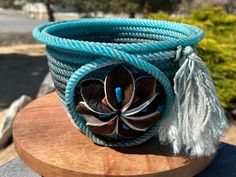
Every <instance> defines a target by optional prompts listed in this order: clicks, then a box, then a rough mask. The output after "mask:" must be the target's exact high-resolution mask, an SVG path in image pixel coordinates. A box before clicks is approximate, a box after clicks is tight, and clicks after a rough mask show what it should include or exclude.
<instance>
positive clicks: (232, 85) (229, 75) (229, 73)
mask: <svg viewBox="0 0 236 177" xmlns="http://www.w3.org/2000/svg"><path fill="white" fill-rule="evenodd" d="M146 18H151V19H161V20H170V21H177V22H183V23H188V24H192V25H196V26H199V27H200V28H202V29H203V30H204V31H205V33H206V38H205V39H204V40H203V41H201V42H200V43H199V46H198V52H199V53H198V54H199V56H200V57H201V58H202V59H203V60H204V61H205V62H206V64H207V66H208V68H209V69H210V72H211V76H212V78H213V81H214V83H215V86H216V90H217V94H218V97H219V99H220V101H221V104H222V105H223V106H224V107H225V108H227V109H232V108H233V107H232V106H233V104H231V102H232V101H233V100H236V15H232V14H227V13H225V12H224V11H223V9H222V8H221V7H215V8H213V7H212V8H205V9H201V10H194V11H192V12H191V14H190V15H189V16H187V17H170V16H168V15H167V14H165V13H152V14H148V15H147V16H146Z"/></svg>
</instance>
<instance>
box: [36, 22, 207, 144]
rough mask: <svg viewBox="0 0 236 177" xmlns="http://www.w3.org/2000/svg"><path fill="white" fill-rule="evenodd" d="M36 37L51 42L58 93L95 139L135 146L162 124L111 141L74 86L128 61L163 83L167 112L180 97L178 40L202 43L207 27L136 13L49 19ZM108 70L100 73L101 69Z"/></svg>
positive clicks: (75, 119) (185, 43)
mask: <svg viewBox="0 0 236 177" xmlns="http://www.w3.org/2000/svg"><path fill="white" fill-rule="evenodd" d="M33 36H34V38H35V39H37V40H39V41H41V42H42V43H44V44H46V45H47V52H48V64H49V68H50V71H51V74H52V77H53V80H54V83H55V87H56V90H57V93H58V95H59V96H60V99H61V101H62V104H63V106H64V107H65V109H66V110H67V112H68V113H69V115H70V118H71V120H72V122H73V123H74V124H75V126H76V127H78V128H80V130H81V131H82V132H83V133H85V134H86V135H87V136H88V137H90V138H91V139H92V140H93V141H94V142H95V143H97V144H102V145H106V146H116V147H124V146H133V145H137V144H141V143H143V142H145V141H147V140H148V139H149V138H151V137H152V136H154V135H156V134H157V131H158V124H155V125H153V126H151V127H150V128H149V129H148V130H147V131H146V132H145V133H144V134H142V135H140V136H138V137H135V138H132V139H119V140H116V141H109V140H107V139H106V138H102V137H100V136H97V135H95V134H93V133H92V132H90V131H89V130H88V128H87V126H86V122H85V120H84V119H83V118H82V117H81V116H80V115H79V113H78V112H77V111H76V109H75V104H76V103H75V101H74V91H75V88H76V86H77V84H78V83H79V82H80V81H81V79H83V78H84V77H85V76H86V75H88V74H91V73H93V71H95V70H96V71H98V70H99V69H101V68H102V69H103V70H104V71H105V70H106V67H108V66H111V65H114V64H118V63H124V64H129V65H130V66H132V67H131V69H132V71H133V72H137V69H139V70H142V71H145V72H146V73H148V74H150V75H152V76H154V77H155V78H156V79H157V80H158V81H159V82H160V83H161V85H162V86H163V88H164V91H165V95H166V104H165V108H164V111H163V113H162V117H163V118H165V117H166V116H167V115H168V113H169V110H170V109H171V107H172V105H173V101H174V96H173V88H172V79H173V77H174V75H175V73H176V71H177V70H178V64H176V62H175V58H176V54H177V53H176V50H177V46H183V47H185V46H192V47H194V46H196V45H197V43H198V42H199V41H200V40H201V39H202V38H203V37H204V33H203V31H202V30H201V29H199V28H197V27H194V26H191V25H186V24H181V23H174V22H167V21H157V20H155V21H154V20H136V19H81V20H72V21H62V22H54V23H47V24H44V25H41V26H39V27H36V28H35V29H34V30H33ZM99 74H101V75H102V73H98V75H99Z"/></svg>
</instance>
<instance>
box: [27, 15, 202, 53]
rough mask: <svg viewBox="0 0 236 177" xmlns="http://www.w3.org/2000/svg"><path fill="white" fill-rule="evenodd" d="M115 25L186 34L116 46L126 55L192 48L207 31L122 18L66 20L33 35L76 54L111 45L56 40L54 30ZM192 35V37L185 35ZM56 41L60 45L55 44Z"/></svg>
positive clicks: (179, 24) (45, 42)
mask: <svg viewBox="0 0 236 177" xmlns="http://www.w3.org/2000/svg"><path fill="white" fill-rule="evenodd" d="M114 21H115V22H116V23H115V25H116V26H118V27H119V26H121V25H125V26H126V27H144V28H145V27H147V28H157V27H158V28H157V30H161V29H163V30H168V31H169V32H173V31H175V32H176V30H177V32H179V33H184V35H185V37H183V38H179V39H172V40H163V41H153V42H137V43H127V44H114V43H112V45H115V47H116V48H119V49H122V50H125V51H126V52H130V50H131V49H132V52H133V53H135V52H140V51H142V52H149V51H154V50H155V51H156V52H158V51H163V50H167V49H173V48H175V49H176V47H177V46H183V47H185V46H192V45H194V44H196V43H198V42H199V41H201V40H202V39H203V38H204V37H205V33H204V31H203V30H202V29H201V28H199V27H196V26H193V25H189V24H185V23H180V22H173V21H166V20H150V19H122V18H92V19H90V18H89V19H87V18H84V19H75V20H65V21H57V22H50V23H46V24H43V25H40V26H38V27H36V28H34V29H33V31H32V35H33V37H34V38H35V39H36V40H38V41H40V42H42V43H43V44H46V45H48V46H52V47H58V48H61V49H69V50H75V51H76V50H77V49H78V48H77V47H76V46H78V45H82V44H83V45H88V46H107V45H109V43H102V42H93V41H83V40H75V39H69V38H66V37H60V36H56V35H55V34H54V33H55V30H56V31H58V29H60V30H66V29H70V28H72V27H73V28H76V27H77V28H79V27H84V26H86V25H90V26H94V25H95V27H96V26H98V25H113V26H114ZM186 33H189V34H186ZM55 40H56V41H57V42H55ZM71 46H74V47H71Z"/></svg>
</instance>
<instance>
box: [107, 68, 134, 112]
mask: <svg viewBox="0 0 236 177" xmlns="http://www.w3.org/2000/svg"><path fill="white" fill-rule="evenodd" d="M116 91H117V92H116ZM117 93H119V94H118V95H122V99H121V102H120V103H119V99H120V98H119V99H118V98H117ZM105 95H106V98H107V103H108V104H109V106H110V107H111V108H113V110H118V109H122V110H126V109H127V108H128V107H129V106H130V104H131V103H132V100H133V97H134V78H133V76H132V75H131V74H130V72H129V71H128V70H127V69H126V68H125V67H124V66H122V65H119V66H117V67H115V68H114V69H113V70H112V71H111V72H110V73H109V74H108V76H107V77H106V79H105Z"/></svg>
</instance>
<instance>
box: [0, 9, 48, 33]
mask: <svg viewBox="0 0 236 177" xmlns="http://www.w3.org/2000/svg"><path fill="white" fill-rule="evenodd" d="M42 23H44V22H43V21H39V20H36V19H31V18H30V17H28V16H27V15H24V14H22V13H20V12H18V11H13V10H3V9H0V24H1V25H0V33H3V32H5V33H10V32H12V33H15V32H24V33H25V32H31V31H32V29H33V28H34V27H36V26H38V25H40V24H42Z"/></svg>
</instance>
